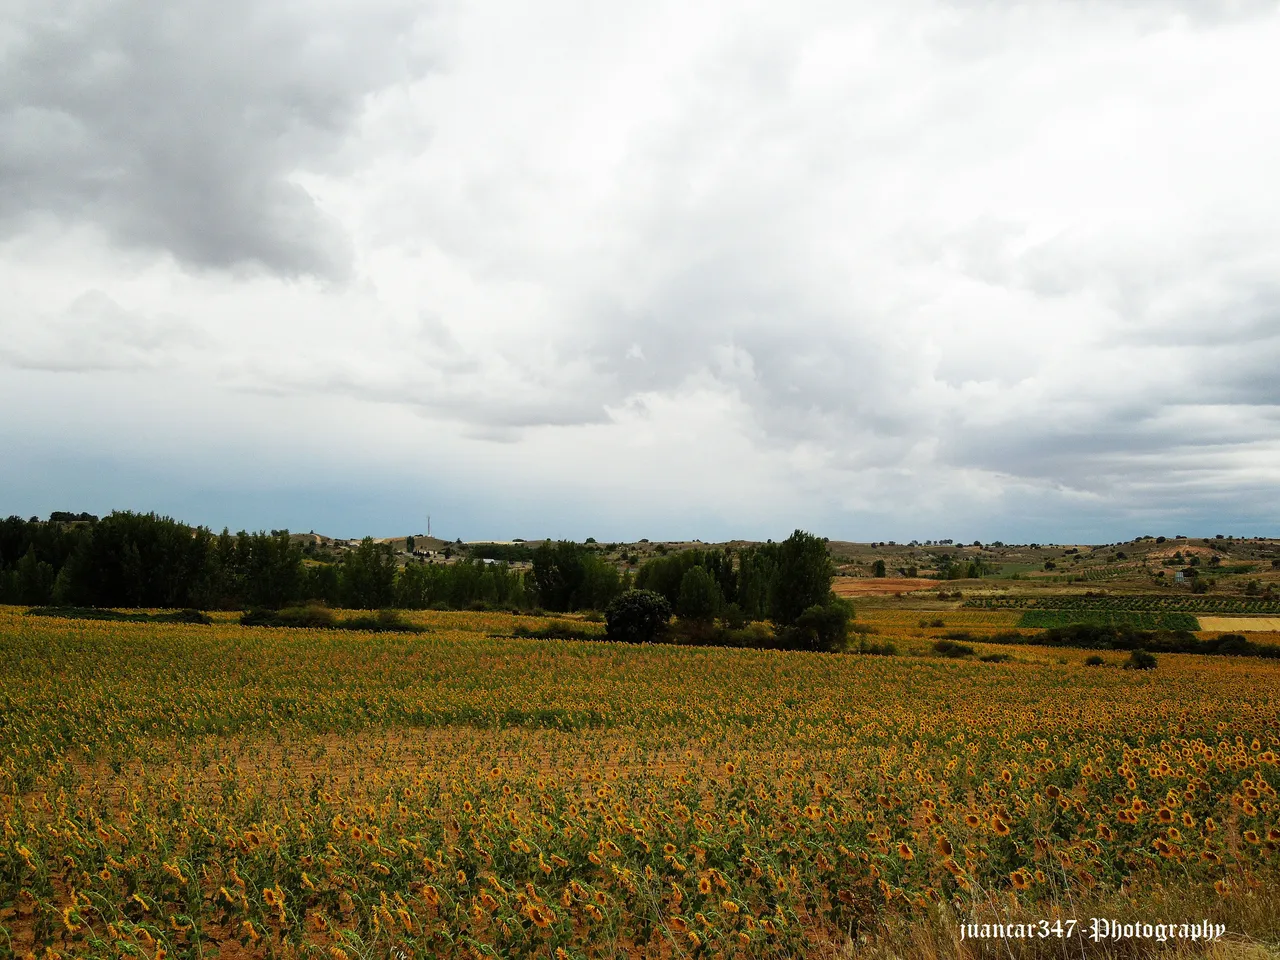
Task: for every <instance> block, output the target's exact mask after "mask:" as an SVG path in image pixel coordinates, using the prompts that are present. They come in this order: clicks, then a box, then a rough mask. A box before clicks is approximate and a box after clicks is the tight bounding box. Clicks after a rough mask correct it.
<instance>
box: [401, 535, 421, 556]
mask: <svg viewBox="0 0 1280 960" xmlns="http://www.w3.org/2000/svg"><path fill="white" fill-rule="evenodd" d="M417 542H418V541H417V540H416V539H414V538H413V537H405V538H404V546H405V549H406V550H408V551H409V552H410V553H413V548H414V546H415V545H416V544H417Z"/></svg>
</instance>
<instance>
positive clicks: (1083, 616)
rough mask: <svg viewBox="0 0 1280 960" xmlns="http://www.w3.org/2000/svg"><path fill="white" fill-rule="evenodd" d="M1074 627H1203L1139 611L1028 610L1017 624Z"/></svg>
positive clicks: (1188, 618) (1176, 616) (1187, 617)
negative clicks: (1077, 624) (1085, 624)
mask: <svg viewBox="0 0 1280 960" xmlns="http://www.w3.org/2000/svg"><path fill="white" fill-rule="evenodd" d="M1074 623H1092V624H1097V625H1099V626H1108V627H1132V628H1134V629H1135V630H1199V629H1200V624H1199V622H1197V620H1196V618H1195V617H1194V616H1192V615H1191V614H1189V613H1163V612H1159V613H1153V612H1145V611H1138V610H1087V609H1085V610H1080V609H1075V610H1028V611H1027V612H1026V613H1024V614H1023V615H1022V619H1020V620H1019V621H1018V626H1019V627H1042V628H1047V627H1068V626H1071V625H1072V624H1074Z"/></svg>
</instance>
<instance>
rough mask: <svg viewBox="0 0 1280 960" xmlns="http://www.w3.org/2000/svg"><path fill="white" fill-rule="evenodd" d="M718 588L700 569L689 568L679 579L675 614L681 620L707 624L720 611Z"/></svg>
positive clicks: (709, 575)
mask: <svg viewBox="0 0 1280 960" xmlns="http://www.w3.org/2000/svg"><path fill="white" fill-rule="evenodd" d="M720 605H721V597H720V587H719V585H718V584H717V583H716V581H715V580H713V579H712V578H711V574H710V573H708V572H707V571H706V570H705V569H704V568H702V567H690V568H689V569H688V570H686V571H685V573H684V576H683V577H682V578H681V579H680V594H679V597H678V598H677V600H676V613H678V614H679V615H680V618H681V619H682V620H693V621H698V622H703V623H705V622H709V621H711V620H713V619H715V616H716V614H717V613H719V611H720Z"/></svg>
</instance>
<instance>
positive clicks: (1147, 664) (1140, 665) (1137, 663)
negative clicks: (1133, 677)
mask: <svg viewBox="0 0 1280 960" xmlns="http://www.w3.org/2000/svg"><path fill="white" fill-rule="evenodd" d="M1124 668H1125V669H1126V670H1154V669H1155V668H1156V658H1155V654H1153V653H1147V651H1145V650H1134V651H1133V652H1132V653H1130V654H1129V659H1128V660H1127V661H1125V664H1124Z"/></svg>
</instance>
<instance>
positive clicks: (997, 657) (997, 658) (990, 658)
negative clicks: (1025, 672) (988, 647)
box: [978, 653, 1013, 663]
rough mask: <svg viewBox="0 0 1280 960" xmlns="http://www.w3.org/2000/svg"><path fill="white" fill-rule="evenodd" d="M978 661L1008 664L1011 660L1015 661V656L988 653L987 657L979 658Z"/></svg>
mask: <svg viewBox="0 0 1280 960" xmlns="http://www.w3.org/2000/svg"><path fill="white" fill-rule="evenodd" d="M978 659H979V660H981V661H982V662H983V663H1008V662H1009V661H1010V660H1012V659H1013V654H1010V653H988V654H986V655H985V656H981V657H979V658H978Z"/></svg>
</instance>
